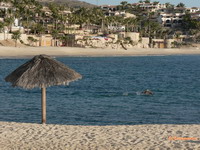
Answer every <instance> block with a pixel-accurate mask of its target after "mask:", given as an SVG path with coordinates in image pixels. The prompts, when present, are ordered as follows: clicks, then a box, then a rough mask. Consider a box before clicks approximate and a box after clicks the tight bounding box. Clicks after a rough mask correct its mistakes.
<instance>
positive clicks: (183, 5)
mask: <svg viewBox="0 0 200 150" xmlns="http://www.w3.org/2000/svg"><path fill="white" fill-rule="evenodd" d="M176 7H185V4H184V3H179V4H178V5H177V6H176Z"/></svg>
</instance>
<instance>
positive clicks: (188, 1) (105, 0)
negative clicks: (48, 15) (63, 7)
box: [80, 0, 200, 7]
mask: <svg viewBox="0 0 200 150" xmlns="http://www.w3.org/2000/svg"><path fill="white" fill-rule="evenodd" d="M80 1H85V2H88V3H91V4H95V5H97V4H98V5H105V4H107V5H118V4H120V2H121V1H127V2H128V3H136V2H138V1H139V0H80ZM151 1H152V2H154V1H159V2H160V3H161V4H162V3H167V2H169V3H171V4H174V5H177V4H179V3H184V4H185V5H186V7H200V0H151Z"/></svg>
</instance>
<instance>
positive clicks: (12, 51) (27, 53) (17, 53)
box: [0, 46, 200, 58]
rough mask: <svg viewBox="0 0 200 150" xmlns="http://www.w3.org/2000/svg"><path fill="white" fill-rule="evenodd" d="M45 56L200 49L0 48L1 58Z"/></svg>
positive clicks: (192, 51) (181, 52)
mask: <svg viewBox="0 0 200 150" xmlns="http://www.w3.org/2000/svg"><path fill="white" fill-rule="evenodd" d="M39 54H47V55H51V56H92V57H99V56H146V55H188V54H192V55H193V54H200V48H199V47H194V48H182V49H145V48H144V49H139V48H132V49H128V50H123V49H100V48H98V49H94V48H74V47H72V48H70V47H17V48H16V47H4V46H0V57H1V58H13V57H14V58H19V57H32V56H34V55H39Z"/></svg>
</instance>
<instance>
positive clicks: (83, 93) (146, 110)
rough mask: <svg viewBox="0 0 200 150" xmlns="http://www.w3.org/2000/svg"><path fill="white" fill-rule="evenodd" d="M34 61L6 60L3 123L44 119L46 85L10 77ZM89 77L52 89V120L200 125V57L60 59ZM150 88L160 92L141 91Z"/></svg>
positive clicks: (0, 101)
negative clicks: (18, 83) (27, 85)
mask: <svg viewBox="0 0 200 150" xmlns="http://www.w3.org/2000/svg"><path fill="white" fill-rule="evenodd" d="M27 60H28V59H0V70H1V72H0V121H15V122H30V123H32V122H34V123H40V118H41V104H40V89H33V90H24V89H21V88H13V87H11V85H10V83H6V82H5V81H4V78H5V76H6V75H8V74H9V73H10V72H11V71H13V70H14V69H16V68H17V67H18V66H20V65H21V64H23V63H25V62H26V61H27ZM57 60H59V61H61V62H63V63H64V64H66V65H68V66H69V67H71V68H73V69H75V70H76V71H77V72H79V73H81V74H82V75H83V79H82V80H79V81H76V82H73V83H70V85H69V86H54V87H50V88H48V89H47V122H48V123H52V124H70V125H77V124H79V125H133V124H163V123H165V124H193V123H195V124H199V123H200V55H198V56H146V57H104V58H87V57H74V58H57ZM145 89H150V90H152V91H153V92H154V93H155V94H154V95H153V96H144V95H141V94H140V92H141V91H143V90H145Z"/></svg>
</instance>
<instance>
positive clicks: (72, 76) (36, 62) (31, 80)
mask: <svg viewBox="0 0 200 150" xmlns="http://www.w3.org/2000/svg"><path fill="white" fill-rule="evenodd" d="M81 78H82V76H81V75H80V74H79V73H77V72H75V71H74V70H72V69H70V68H69V67H67V66H65V65H64V64H62V63H60V62H58V61H56V60H55V59H53V58H51V57H50V56H47V55H38V56H35V57H34V58H33V59H31V60H30V61H28V62H26V63H25V64H23V65H21V66H20V67H19V68H17V69H16V70H15V71H13V72H12V73H11V74H9V75H8V76H7V77H6V78H5V80H6V81H7V82H11V83H12V86H14V87H15V86H18V87H22V88H25V89H33V88H36V87H39V88H41V89H42V97H41V98H42V123H46V87H49V86H53V85H68V84H69V82H71V81H75V80H78V79H81Z"/></svg>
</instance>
